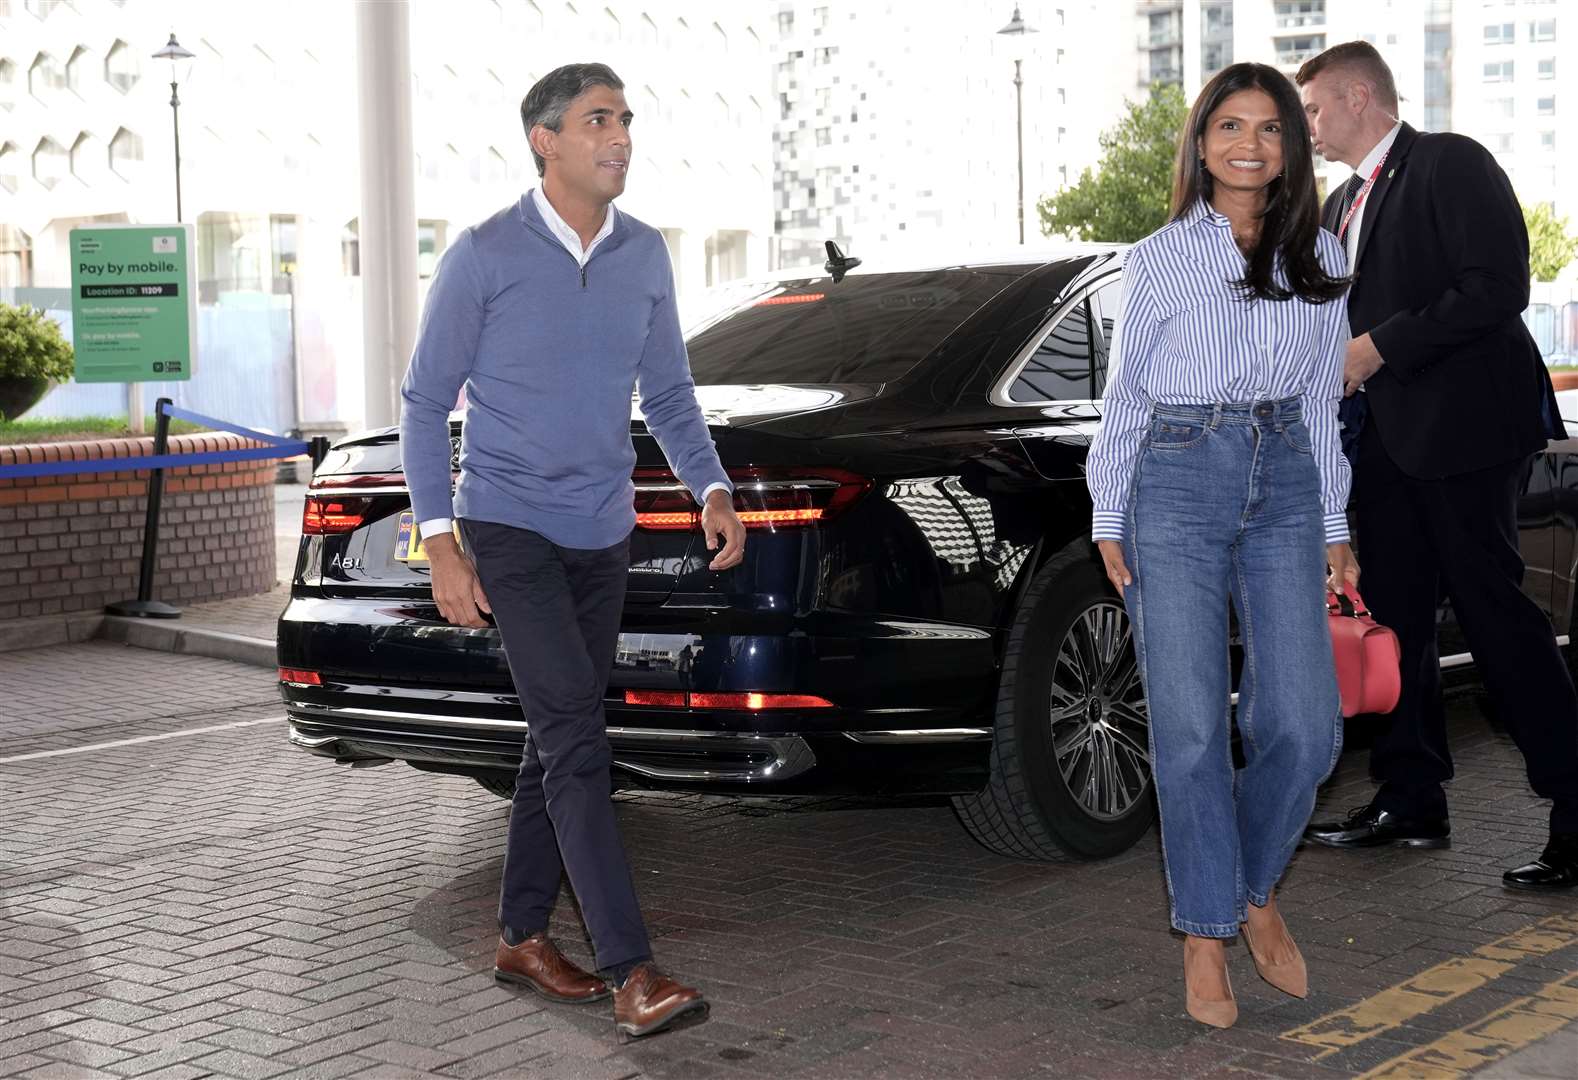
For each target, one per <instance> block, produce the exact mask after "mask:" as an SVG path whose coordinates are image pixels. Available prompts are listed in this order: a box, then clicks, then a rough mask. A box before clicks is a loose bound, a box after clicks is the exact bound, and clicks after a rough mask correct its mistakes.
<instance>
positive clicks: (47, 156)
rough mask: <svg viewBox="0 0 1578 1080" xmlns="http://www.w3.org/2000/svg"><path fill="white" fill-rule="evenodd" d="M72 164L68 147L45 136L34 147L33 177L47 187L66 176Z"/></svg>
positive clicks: (51, 186) (52, 185)
mask: <svg viewBox="0 0 1578 1080" xmlns="http://www.w3.org/2000/svg"><path fill="white" fill-rule="evenodd" d="M69 168H70V165H69V162H68V159H67V156H66V148H65V147H64V146H61V145H60V144H59V143H58V142H56V141H55V140H54V139H51V138H49V137H48V136H45V137H44V138H42V139H40V140H38V145H37V146H35V147H34V148H33V179H34V180H37V181H38V182H39V183H40V184H43V185H44V186H45V187H46V188H53V187H54V186H55V185H56V184H58V183H60V181H61V180H62V179H64V178H65V176H66V173H67V171H68V170H69Z"/></svg>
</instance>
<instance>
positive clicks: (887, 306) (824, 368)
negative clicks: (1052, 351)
mask: <svg viewBox="0 0 1578 1080" xmlns="http://www.w3.org/2000/svg"><path fill="white" fill-rule="evenodd" d="M1023 272H1024V268H1023V267H1014V268H1007V267H1003V268H984V269H977V270H928V271H921V272H915V273H906V274H861V275H852V276H850V277H847V278H845V279H844V280H843V281H841V282H839V283H838V284H837V285H835V284H833V281H832V279H831V278H827V277H820V278H810V279H806V280H800V281H788V282H783V281H779V282H773V283H771V284H765V285H759V286H740V287H737V291H734V292H733V293H732V295H731V296H730V297H729V298H728V302H726V303H725V305H724V307H723V308H722V309H721V310H719V311H718V312H717V313H716V314H714V315H712V316H711V317H710V318H707V319H704V320H703V321H702V322H700V323H699V324H697V325H695V326H693V327H692V328H691V329H690V331H689V337H688V338H687V340H686V345H687V347H688V349H689V351H690V370H691V373H692V374H693V375H694V376H695V379H696V382H697V384H699V385H703V386H708V385H718V384H728V383H735V384H741V383H744V384H751V383H884V382H891V381H892V380H894V379H897V378H900V377H901V376H903V375H904V374H905V372H907V371H909V370H910V368H911V367H913V366H914V365H915V364H916V362H917V361H919V360H921V359H922V358H923V357H925V356H926V355H927V354H928V353H929V352H931V351H932V350H933V349H934V348H936V347H937V345H938V344H939V343H940V342H941V341H942V340H943V339H944V338H945V337H947V336H948V335H949V334H950V333H951V332H952V331H953V330H954V329H955V328H957V327H958V326H959V324H960V323H962V322H963V321H964V320H965V319H966V318H968V317H969V316H970V315H971V314H973V313H974V312H975V311H976V310H977V309H978V308H980V307H981V306H982V305H983V304H985V303H986V301H988V300H990V299H991V298H992V297H993V296H995V295H996V294H997V293H998V292H999V291H1001V290H1002V289H1004V288H1005V287H1007V285H1008V284H1009V283H1010V282H1012V281H1013V280H1014V279H1015V278H1016V277H1018V276H1019V275H1020V274H1022V273H1023Z"/></svg>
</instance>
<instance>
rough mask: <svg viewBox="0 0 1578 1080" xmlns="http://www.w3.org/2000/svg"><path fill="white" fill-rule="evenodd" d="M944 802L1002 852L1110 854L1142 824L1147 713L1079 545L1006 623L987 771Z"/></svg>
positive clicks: (1122, 633)
mask: <svg viewBox="0 0 1578 1080" xmlns="http://www.w3.org/2000/svg"><path fill="white" fill-rule="evenodd" d="M953 805H954V809H955V810H956V811H957V812H958V814H959V818H960V820H962V821H963V822H964V826H965V828H966V829H968V830H969V831H970V834H971V835H972V836H974V837H975V839H977V840H978V841H980V842H981V843H982V844H984V845H986V846H987V847H989V848H991V849H992V850H993V851H996V852H998V853H1000V854H1003V855H1008V856H1011V857H1013V858H1019V859H1032V860H1038V861H1064V860H1069V859H1099V858H1105V857H1108V856H1112V855H1116V854H1118V853H1119V852H1122V851H1124V850H1125V849H1127V848H1128V847H1130V846H1131V845H1133V844H1134V842H1135V841H1137V840H1138V839H1139V838H1140V837H1141V836H1142V835H1143V834H1144V833H1145V830H1146V829H1148V828H1150V824H1151V819H1152V817H1153V816H1154V815H1155V812H1156V808H1155V799H1154V797H1153V784H1152V778H1151V762H1150V714H1149V709H1148V707H1147V705H1146V700H1145V691H1144V689H1143V687H1142V686H1141V683H1140V675H1139V668H1138V665H1137V663H1136V661H1135V657H1134V646H1133V640H1132V637H1131V634H1130V629H1129V618H1128V613H1127V612H1126V611H1125V610H1124V607H1123V602H1122V600H1120V599H1119V598H1118V597H1117V595H1116V594H1114V592H1113V591H1112V588H1111V586H1110V585H1109V584H1108V583H1107V580H1106V577H1105V576H1104V575H1103V574H1102V572H1101V570H1100V568H1099V567H1098V566H1096V565H1095V564H1094V563H1092V562H1091V561H1090V560H1089V559H1088V558H1086V557H1085V556H1084V554H1083V553H1082V552H1078V551H1074V552H1065V553H1063V554H1061V555H1058V556H1056V557H1054V558H1053V559H1052V560H1050V561H1049V562H1048V563H1047V565H1046V566H1044V567H1042V569H1041V570H1040V571H1039V572H1038V573H1037V574H1036V577H1035V580H1034V581H1032V582H1031V584H1030V586H1029V588H1028V589H1027V590H1026V591H1025V597H1024V600H1023V602H1022V603H1021V604H1020V607H1019V611H1018V613H1017V614H1016V616H1015V618H1014V624H1013V627H1012V629H1011V630H1010V631H1009V637H1008V644H1007V646H1006V648H1005V650H1004V654H1003V674H1002V678H1001V680H1000V682H999V684H998V692H997V713H996V717H995V722H994V729H993V741H992V757H991V774H990V777H989V779H988V781H987V785H986V787H985V788H984V789H983V790H981V791H979V792H977V793H975V794H974V795H965V796H958V797H956V798H955V799H954V800H953Z"/></svg>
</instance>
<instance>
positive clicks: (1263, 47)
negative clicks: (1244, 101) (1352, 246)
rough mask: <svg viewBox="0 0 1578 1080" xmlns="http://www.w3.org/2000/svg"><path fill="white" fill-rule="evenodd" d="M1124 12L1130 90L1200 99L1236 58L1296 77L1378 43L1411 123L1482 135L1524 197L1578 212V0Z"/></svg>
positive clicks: (1330, 169)
mask: <svg viewBox="0 0 1578 1080" xmlns="http://www.w3.org/2000/svg"><path fill="white" fill-rule="evenodd" d="M1127 16H1128V22H1130V25H1128V36H1130V38H1131V39H1133V41H1135V58H1136V63H1135V77H1133V82H1131V85H1130V93H1142V92H1144V87H1147V85H1149V84H1150V82H1168V84H1176V85H1180V87H1182V88H1183V92H1185V95H1187V96H1190V98H1191V99H1193V96H1195V93H1198V92H1199V87H1201V85H1204V82H1206V81H1207V79H1210V76H1212V74H1215V73H1217V71H1220V69H1221V68H1223V66H1226V65H1228V63H1232V62H1236V60H1259V62H1262V63H1270V65H1273V66H1277V68H1281V69H1283V71H1286V73H1289V74H1292V73H1294V71H1297V69H1299V65H1302V63H1303V62H1305V60H1308V58H1310V57H1313V55H1316V54H1318V52H1321V51H1322V49H1326V47H1329V46H1332V44H1337V43H1341V41H1356V39H1365V41H1370V43H1371V44H1374V46H1376V47H1378V49H1379V51H1381V54H1382V55H1384V57H1385V58H1387V63H1390V65H1392V73H1393V76H1395V77H1397V84H1398V93H1400V96H1401V118H1403V120H1408V122H1409V123H1412V125H1414V126H1417V128H1420V129H1423V131H1460V133H1463V134H1468V136H1471V137H1474V139H1479V141H1480V142H1483V144H1485V145H1486V147H1488V148H1490V150H1491V152H1493V153H1496V156H1498V159H1499V161H1501V163H1502V166H1504V167H1505V169H1507V172H1509V174H1510V175H1512V178H1513V185H1515V186H1516V189H1518V194H1520V197H1521V199H1523V201H1524V202H1529V204H1532V202H1553V204H1556V208H1557V212H1559V213H1573V212H1575V210H1578V201H1575V199H1573V196H1570V194H1567V191H1565V188H1564V186H1562V185H1561V183H1559V177H1561V175H1569V177H1572V175H1575V174H1573V169H1575V167H1578V139H1564V137H1562V133H1561V129H1559V128H1561V118H1562V103H1564V101H1567V103H1572V101H1573V98H1575V95H1573V90H1575V88H1578V87H1575V81H1578V63H1559V62H1557V55H1559V54H1561V52H1562V39H1564V36H1562V35H1564V33H1565V36H1567V38H1572V39H1575V41H1578V3H1575V2H1573V0H1141V2H1139V3H1136V5H1133V8H1131V9H1128V11H1127ZM1564 27H1565V30H1564ZM1570 47H1572V44H1570V43H1569V51H1570ZM1322 174H1324V175H1326V177H1327V178H1329V180H1340V178H1343V177H1346V171H1344V169H1343V167H1341V166H1327V167H1324V169H1322ZM1565 186H1567V188H1570V186H1572V183H1569V185H1565Z"/></svg>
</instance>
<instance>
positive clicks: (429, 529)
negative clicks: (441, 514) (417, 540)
mask: <svg viewBox="0 0 1578 1080" xmlns="http://www.w3.org/2000/svg"><path fill="white" fill-rule="evenodd" d="M454 523H455V520H454V518H428V519H427V520H426V521H424V522H422V523H421V524H420V525H418V526H417V528H418V529H420V530H422V539H423V540H431V539H433V537H435V536H437V535H438V534H439V533H447V532H453V531H454V529H453V527H454Z"/></svg>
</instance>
